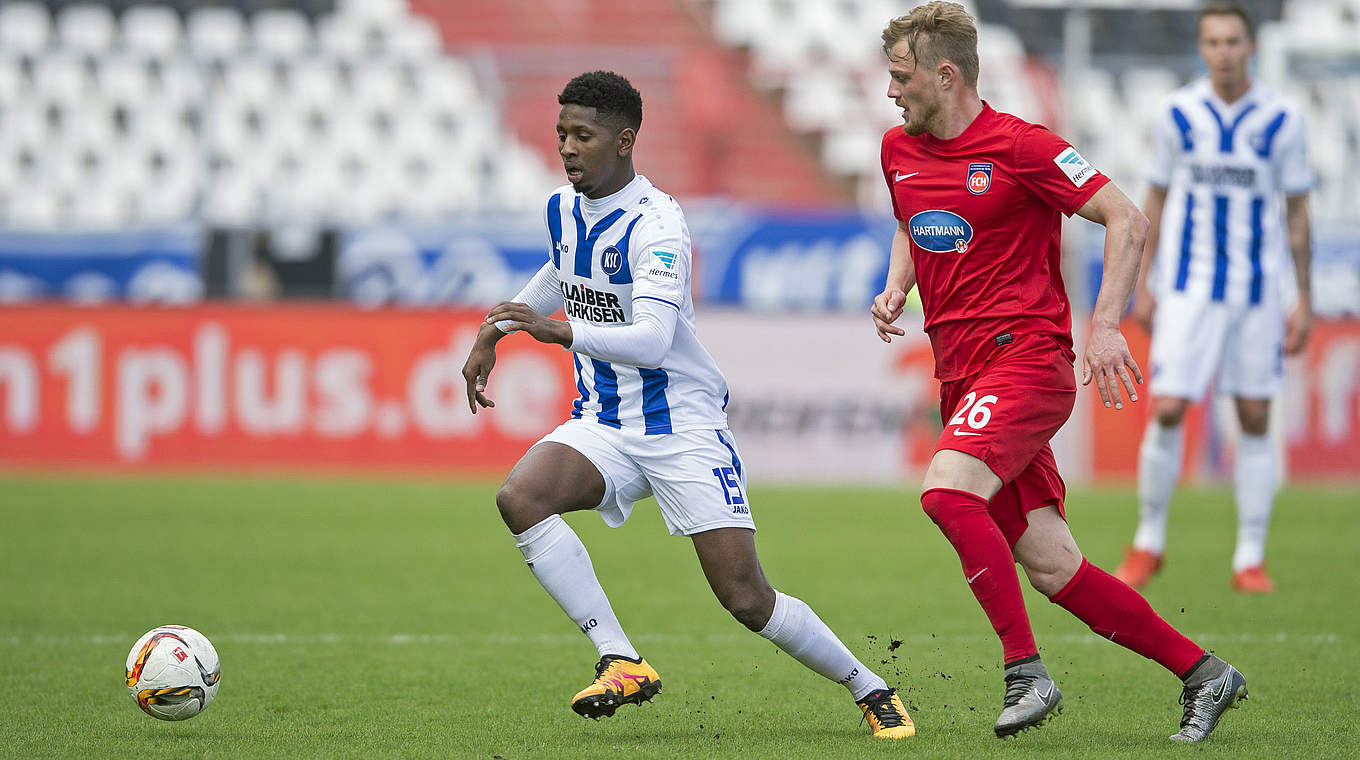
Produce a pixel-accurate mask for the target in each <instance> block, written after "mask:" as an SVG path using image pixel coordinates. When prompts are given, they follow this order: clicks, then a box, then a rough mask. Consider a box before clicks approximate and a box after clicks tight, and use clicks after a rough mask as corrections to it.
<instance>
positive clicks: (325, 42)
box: [316, 16, 369, 60]
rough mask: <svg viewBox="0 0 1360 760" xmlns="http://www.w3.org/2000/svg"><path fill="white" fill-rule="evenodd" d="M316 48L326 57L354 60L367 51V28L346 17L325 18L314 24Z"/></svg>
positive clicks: (360, 22)
mask: <svg viewBox="0 0 1360 760" xmlns="http://www.w3.org/2000/svg"><path fill="white" fill-rule="evenodd" d="M316 32H317V46H318V48H319V49H320V50H321V52H323V53H325V54H326V55H331V56H335V57H336V58H340V59H342V60H356V59H358V58H361V57H363V55H364V54H365V53H366V52H367V51H368V47H369V38H368V27H367V26H365V25H364V24H363V22H362V21H360V20H357V19H353V18H350V17H348V16H327V17H325V18H323V19H320V20H318V21H317V23H316Z"/></svg>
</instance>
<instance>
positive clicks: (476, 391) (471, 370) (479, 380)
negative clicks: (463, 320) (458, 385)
mask: <svg viewBox="0 0 1360 760" xmlns="http://www.w3.org/2000/svg"><path fill="white" fill-rule="evenodd" d="M492 329H495V328H494V327H493V328H492ZM494 366H496V348H495V345H494V343H493V344H492V345H484V344H483V343H482V341H480V340H479V341H477V342H476V343H474V344H473V346H472V353H470V354H468V358H467V363H466V364H464V365H463V380H464V381H466V382H467V398H468V408H469V409H471V410H472V413H473V414H476V413H477V405H478V404H481V405H482V406H484V407H488V408H490V407H493V406H495V405H496V402H494V401H492V400H491V399H489V398H487V397H486V393H485V391H486V381H487V378H489V377H491V368H492V367H494Z"/></svg>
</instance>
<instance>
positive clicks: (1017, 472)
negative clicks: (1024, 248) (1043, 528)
mask: <svg viewBox="0 0 1360 760" xmlns="http://www.w3.org/2000/svg"><path fill="white" fill-rule="evenodd" d="M1072 360H1073V355H1072V353H1071V349H1068V348H1065V347H1064V346H1062V345H1061V344H1059V343H1058V342H1057V341H1056V340H1055V339H1053V338H1052V337H1050V336H1048V335H1043V334H1032V335H1021V336H1018V337H1016V338H1015V342H1013V343H1011V344H1009V345H1004V346H1000V347H998V348H997V350H996V351H995V352H993V353H992V355H991V356H990V357H988V359H987V362H986V363H985V364H984V365H983V367H982V369H981V370H979V371H978V372H977V373H976V374H973V375H969V376H968V377H963V378H959V379H958V380H951V381H948V382H945V383H942V384H941V385H940V419H941V420H943V421H944V431H943V432H941V433H940V440H939V441H938V442H937V443H936V444H935V450H936V451H940V450H942V449H953V450H955V451H962V452H963V453H965V454H971V455H973V456H975V457H977V458H978V459H981V460H982V461H983V462H984V463H985V464H986V465H987V467H989V468H990V469H991V470H992V472H994V473H996V476H997V477H998V478H1001V482H1002V486H1001V490H1000V491H999V492H997V494H996V496H994V497H992V500H991V503H990V504H988V506H987V511H988V512H989V513H990V514H991V516H992V519H993V520H995V521H996V524H997V526H998V527H1000V528H1001V532H1002V533H1003V534H1004V535H1005V536H1006V540H1007V541H1008V542H1009V543H1010V545H1011V546H1015V542H1016V541H1018V540H1020V536H1021V535H1022V534H1023V533H1024V532H1025V528H1027V527H1028V526H1029V520H1028V519H1027V518H1026V517H1025V515H1026V514H1027V513H1029V512H1030V511H1031V510H1035V509H1039V508H1040V507H1046V506H1049V505H1055V506H1057V508H1058V512H1059V513H1063V498H1064V497H1065V496H1066V495H1067V486H1066V485H1065V484H1064V483H1063V480H1062V476H1061V475H1059V474H1058V465H1057V462H1055V461H1054V459H1053V449H1051V448H1049V445H1048V441H1049V439H1051V438H1052V437H1053V434H1054V433H1057V432H1058V429H1059V428H1061V427H1062V426H1063V423H1065V422H1067V418H1068V416H1070V415H1071V414H1072V406H1073V404H1074V403H1075V402H1076V398H1077V379H1076V376H1075V374H1074V373H1073V371H1072ZM1064 516H1065V515H1064Z"/></svg>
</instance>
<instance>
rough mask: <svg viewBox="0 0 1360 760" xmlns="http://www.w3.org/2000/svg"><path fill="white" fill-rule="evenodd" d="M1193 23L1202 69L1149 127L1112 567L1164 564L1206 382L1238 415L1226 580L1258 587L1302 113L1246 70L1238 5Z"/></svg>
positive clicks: (1125, 573)
mask: <svg viewBox="0 0 1360 760" xmlns="http://www.w3.org/2000/svg"><path fill="white" fill-rule="evenodd" d="M1198 32H1199V51H1200V54H1201V55H1203V56H1204V60H1205V62H1206V63H1207V64H1208V70H1209V74H1208V76H1207V77H1205V78H1204V79H1201V80H1199V81H1196V82H1193V83H1191V84H1189V85H1187V86H1185V87H1183V88H1181V89H1180V90H1177V91H1176V92H1174V93H1172V94H1171V96H1170V97H1169V98H1168V99H1167V102H1166V104H1165V106H1164V107H1163V109H1162V112H1161V113H1160V114H1159V115H1158V118H1157V121H1156V123H1155V125H1154V133H1153V140H1154V149H1153V155H1152V159H1151V161H1150V174H1151V176H1150V180H1151V184H1152V187H1151V189H1150V190H1149V191H1148V200H1147V208H1146V213H1147V216H1148V219H1149V220H1150V221H1151V228H1150V229H1149V231H1148V238H1147V246H1146V248H1145V250H1144V254H1143V268H1142V271H1143V278H1142V281H1141V282H1140V284H1139V287H1138V289H1137V292H1136V296H1135V301H1134V316H1135V318H1137V319H1138V321H1140V322H1141V323H1143V325H1144V326H1145V327H1148V328H1149V329H1151V331H1152V351H1151V365H1152V388H1151V390H1152V395H1153V397H1154V402H1153V406H1154V409H1153V416H1154V418H1153V419H1152V420H1151V421H1150V422H1149V424H1148V427H1147V430H1146V432H1145V433H1144V434H1143V443H1142V447H1141V449H1140V452H1139V458H1138V499H1139V524H1138V530H1137V533H1136V534H1135V536H1134V539H1133V546H1132V547H1131V548H1130V549H1129V552H1128V555H1127V556H1126V558H1125V560H1124V563H1123V564H1122V565H1121V566H1120V567H1119V569H1118V570H1116V575H1118V576H1119V577H1120V578H1121V579H1123V580H1124V581H1125V582H1127V583H1128V584H1129V585H1131V586H1134V587H1139V586H1142V585H1143V584H1145V583H1147V581H1148V579H1149V578H1151V576H1152V575H1153V574H1154V573H1155V572H1156V571H1157V570H1158V569H1159V568H1160V567H1161V564H1162V553H1163V550H1164V548H1165V544H1166V518H1167V505H1168V502H1169V501H1170V500H1171V494H1172V492H1173V491H1174V490H1175V487H1176V480H1177V478H1178V477H1179V475H1180V467H1181V449H1182V436H1183V433H1182V425H1181V422H1182V420H1183V419H1184V417H1185V412H1186V409H1187V408H1188V407H1189V406H1190V404H1192V403H1195V402H1197V401H1199V400H1200V399H1202V398H1203V397H1204V394H1205V392H1206V391H1207V390H1208V387H1209V384H1210V382H1211V381H1214V380H1216V381H1217V388H1218V392H1219V393H1223V394H1228V395H1232V396H1233V397H1234V400H1235V402H1236V407H1237V418H1238V420H1239V422H1240V423H1241V435H1240V436H1239V438H1238V442H1237V455H1236V456H1237V459H1236V464H1235V473H1234V477H1233V487H1234V491H1235V493H1236V497H1237V516H1238V517H1237V549H1236V552H1235V553H1234V554H1233V560H1232V569H1233V580H1232V586H1233V588H1235V589H1237V590H1239V591H1246V592H1258V593H1259V592H1269V591H1272V590H1274V588H1275V584H1274V583H1273V582H1272V581H1271V579H1270V577H1269V576H1268V575H1266V569H1265V547H1266V531H1267V529H1268V526H1269V523H1270V510H1271V506H1272V502H1273V500H1274V494H1275V487H1276V483H1275V479H1276V478H1275V473H1276V470H1277V463H1276V453H1275V448H1274V446H1273V445H1272V442H1271V440H1270V436H1269V435H1268V429H1267V428H1268V420H1269V417H1270V401H1271V398H1272V397H1274V396H1275V395H1276V394H1277V393H1279V391H1280V389H1281V387H1282V384H1283V380H1284V356H1285V355H1287V354H1293V353H1297V352H1298V351H1300V350H1302V348H1303V346H1304V343H1305V342H1306V341H1307V339H1308V331H1309V327H1310V325H1311V322H1312V313H1311V308H1310V299H1309V292H1310V291H1309V275H1308V262H1309V252H1310V242H1309V229H1308V191H1309V189H1310V188H1311V187H1312V174H1311V172H1310V170H1309V167H1308V157H1307V148H1306V140H1305V135H1304V123H1303V118H1302V116H1301V114H1300V113H1299V110H1298V108H1296V107H1295V106H1294V105H1293V104H1291V103H1290V102H1288V101H1287V100H1285V99H1284V98H1282V97H1281V96H1280V95H1279V94H1277V93H1275V92H1274V91H1272V90H1270V89H1269V88H1268V87H1266V86H1265V85H1263V84H1261V83H1260V82H1253V81H1252V79H1251V77H1250V75H1249V73H1248V63H1249V61H1250V58H1251V56H1252V53H1253V52H1254V48H1255V41H1254V35H1253V31H1252V24H1251V19H1250V17H1249V16H1248V15H1247V12H1246V11H1245V10H1244V9H1243V8H1242V6H1241V5H1238V4H1236V3H1217V2H1216V3H1211V4H1209V5H1207V6H1205V7H1204V9H1203V10H1202V11H1201V12H1200V14H1199V23H1198ZM1280 196H1283V197H1284V204H1283V214H1282V213H1281V205H1280ZM1281 217H1283V224H1281V221H1282V219H1281ZM1286 249H1287V250H1288V252H1289V253H1290V254H1291V255H1292V259H1293V262H1292V264H1293V266H1292V271H1291V269H1290V264H1289V262H1288V260H1287V259H1286V256H1285V251H1286ZM1154 260H1155V265H1153V262H1154ZM1291 283H1296V284H1297V290H1295V288H1293V287H1291Z"/></svg>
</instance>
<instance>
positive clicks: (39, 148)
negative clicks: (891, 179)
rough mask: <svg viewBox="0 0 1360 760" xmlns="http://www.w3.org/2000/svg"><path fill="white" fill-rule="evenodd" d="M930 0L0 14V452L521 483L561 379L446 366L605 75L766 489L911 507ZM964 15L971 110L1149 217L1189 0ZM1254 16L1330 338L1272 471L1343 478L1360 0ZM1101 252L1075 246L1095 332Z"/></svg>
mask: <svg viewBox="0 0 1360 760" xmlns="http://www.w3.org/2000/svg"><path fill="white" fill-rule="evenodd" d="M911 4H912V3H901V2H888V1H886V0H825V1H824V2H823V1H821V0H802V1H795V0H409V2H408V0H295V1H293V2H286V1H283V0H236V1H235V2H220V1H219V2H206V1H205V2H200V1H197V0H171V1H169V2H128V1H126V0H109V1H108V2H96V3H91V2H66V1H65V0H48V2H35V1H33V0H28V1H20V2H15V1H10V0H6V1H5V2H0V304H3V306H0V466H3V467H7V468H15V467H17V468H26V467H40V468H50V467H58V468H66V467H76V468H96V469H101V470H109V469H112V470H124V469H129V468H131V469H150V470H163V469H167V468H168V469H181V468H189V469H193V470H205V469H206V470H219V471H220V470H236V469H241V468H244V469H260V468H270V469H273V468H283V469H287V470H290V471H291V470H296V469H304V470H317V469H320V470H328V471H329V470H337V469H346V470H352V469H362V470H379V471H397V472H409V471H431V472H442V473H453V474H459V475H462V474H488V473H501V472H504V471H505V470H506V469H507V468H508V466H509V465H510V464H511V463H512V462H513V461H514V460H515V459H516V458H517V457H518V455H519V454H520V453H521V452H522V451H523V450H524V449H525V447H526V446H527V445H529V444H530V443H532V442H533V441H534V440H536V439H537V438H538V437H539V436H540V435H541V434H542V432H544V431H546V430H548V429H550V428H551V427H552V426H554V425H555V424H557V422H558V421H559V420H560V419H561V418H562V416H563V414H564V410H565V409H566V408H567V406H568V405H569V402H570V398H571V393H570V390H571V387H572V384H571V382H570V379H569V377H570V369H569V367H570V360H569V358H568V355H567V354H566V353H565V352H562V351H560V350H556V349H548V348H546V347H542V346H538V345H536V344H533V345H531V344H530V343H529V341H527V340H512V341H507V342H506V343H504V344H502V345H503V346H504V347H505V350H504V351H503V352H502V360H501V362H500V364H499V365H498V368H497V373H496V374H495V375H494V376H493V378H492V385H491V389H490V395H491V396H492V397H493V398H495V399H497V400H498V402H500V404H499V406H498V407H497V408H496V409H495V410H493V411H492V412H491V413H489V414H480V415H477V416H476V417H475V418H474V417H473V416H471V415H470V414H468V412H467V410H466V406H465V401H464V399H463V390H462V381H461V377H460V376H459V374H458V371H459V369H460V368H461V365H462V361H463V358H464V356H465V354H466V350H467V348H468V346H469V341H470V338H471V335H472V334H473V331H474V330H475V327H476V325H477V323H478V321H479V315H480V314H482V313H484V311H483V309H484V307H485V306H486V305H487V304H490V303H494V302H496V301H498V300H502V299H504V298H507V297H509V296H511V295H513V294H514V293H515V292H516V291H517V290H518V287H519V285H520V284H521V283H522V282H523V281H524V280H525V279H526V278H527V277H528V276H529V274H530V273H531V272H533V271H534V270H535V269H537V267H538V266H539V265H540V264H541V262H542V261H543V260H544V258H543V257H544V255H545V253H544V252H545V242H544V241H545V233H544V230H543V223H542V205H541V204H542V202H543V198H544V197H545V195H546V194H547V193H548V192H549V191H550V190H551V189H552V188H554V187H556V186H557V185H559V184H561V183H562V181H563V180H562V178H561V172H560V167H559V165H558V163H557V161H556V155H555V141H554V139H553V133H552V125H553V123H554V120H555V117H556V112H557V104H556V94H557V92H558V91H559V90H560V88H561V86H562V85H563V84H564V83H565V81H566V80H567V79H569V78H570V77H571V76H573V75H575V74H577V73H580V72H582V71H586V70H592V69H610V70H614V71H617V72H619V73H621V74H624V75H625V76H628V77H629V78H630V79H632V81H633V82H634V84H635V85H637V87H638V89H639V90H640V91H641V92H642V95H643V99H644V108H645V114H644V122H643V127H642V130H641V133H640V141H639V149H638V154H637V156H638V158H637V167H638V169H639V171H641V172H642V173H644V174H646V175H648V176H649V177H650V178H651V179H652V180H653V181H654V182H655V183H656V184H657V185H658V186H660V187H661V188H662V189H664V190H666V191H668V192H670V193H672V194H673V195H675V196H676V197H677V198H678V199H679V200H680V201H681V203H682V204H683V205H684V207H685V209H686V211H687V214H688V218H689V222H690V226H691V230H692V233H693V238H694V245H695V257H696V272H697V277H696V282H695V297H696V300H697V302H698V303H699V304H700V308H701V311H702V312H703V313H702V314H701V316H700V325H701V331H702V333H703V336H704V339H705V341H706V342H707V343H708V344H709V345H710V346H711V348H712V350H713V352H714V354H715V355H716V357H717V359H718V361H719V364H720V365H721V366H723V368H724V370H725V371H726V372H727V374H728V376H729V379H730V380H731V384H732V387H733V401H732V406H731V412H732V421H733V427H734V429H735V430H736V432H737V434H738V436H739V438H740V440H741V441H742V442H743V446H744V448H745V454H746V455H747V458H748V459H750V460H751V461H752V468H753V472H754V473H756V474H755V476H754V477H755V478H757V479H765V480H780V481H789V482H800V481H810V480H819V481H833V482H862V481H878V482H904V481H906V479H907V478H908V477H909V476H910V475H911V474H912V473H915V472H917V471H918V470H919V469H920V468H921V466H922V465H923V463H924V457H925V456H926V455H927V454H928V452H929V450H930V448H931V445H932V441H933V440H934V436H935V434H936V432H937V431H938V420H937V417H936V414H937V409H936V401H935V397H934V385H933V381H932V380H931V364H930V356H929V350H928V347H927V346H926V345H925V342H924V338H923V337H922V336H920V335H919V334H916V335H912V336H910V338H909V339H908V340H904V341H897V342H895V343H894V344H893V345H892V346H891V347H886V348H885V347H884V346H882V344H880V343H878V342H877V340H876V339H875V338H874V337H873V335H872V330H871V328H870V326H869V324H868V321H867V318H866V317H865V316H864V313H865V310H866V309H867V306H868V304H869V302H870V301H871V299H872V297H873V295H874V294H875V293H876V292H877V290H878V288H879V287H880V286H881V283H882V280H883V274H884V271H885V268H886V258H887V246H888V243H889V241H890V239H891V235H892V229H893V223H894V222H893V220H892V218H891V212H890V209H889V208H888V206H887V197H886V193H885V192H884V191H883V187H882V179H881V175H880V172H879V165H878V152H879V149H878V145H879V139H880V136H881V134H882V132H883V131H884V130H885V129H886V128H888V127H890V126H892V125H893V124H894V123H896V122H897V116H896V111H895V109H894V108H893V107H892V105H891V103H890V102H889V101H888V99H887V98H886V97H885V96H884V91H885V89H886V77H885V75H884V65H883V61H882V57H881V52H880V50H879V32H880V30H881V29H882V27H883V25H884V23H885V22H886V20H887V19H889V18H891V17H893V16H895V15H899V14H901V13H903V12H905V10H906V9H908V8H909V7H910V5H911ZM965 4H966V5H968V6H969V7H970V8H971V9H972V10H973V11H974V14H975V16H976V17H977V18H978V19H979V20H980V22H981V25H982V33H981V46H982V49H981V55H982V72H983V73H982V83H981V84H982V87H981V88H982V92H983V95H984V97H986V98H988V99H989V100H990V101H991V102H992V103H993V104H994V105H996V106H997V107H998V108H1000V109H1002V110H1008V111H1012V112H1014V113H1017V114H1019V115H1021V116H1023V117H1025V118H1028V119H1030V120H1034V121H1040V122H1042V123H1045V124H1047V125H1049V126H1050V127H1052V128H1054V129H1055V130H1056V131H1058V132H1059V133H1060V134H1063V135H1064V136H1066V137H1067V138H1068V139H1070V140H1071V141H1073V143H1074V144H1075V145H1076V146H1077V147H1078V148H1079V149H1080V150H1081V151H1082V152H1083V154H1084V155H1085V156H1086V157H1087V158H1089V159H1090V160H1091V161H1092V162H1093V163H1094V164H1095V165H1096V166H1097V167H1098V168H1100V169H1102V170H1103V171H1105V172H1106V173H1108V174H1110V175H1111V176H1113V177H1114V178H1115V179H1116V181H1118V182H1119V183H1120V185H1121V186H1122V187H1123V188H1124V189H1125V190H1126V191H1127V192H1128V193H1129V194H1130V195H1131V196H1132V197H1134V198H1135V199H1137V200H1140V201H1141V198H1142V196H1143V193H1144V191H1145V186H1144V183H1143V181H1142V179H1141V172H1142V157H1143V156H1144V155H1145V154H1146V150H1145V141H1146V130H1145V128H1144V123H1145V121H1146V119H1147V118H1148V116H1149V115H1150V114H1151V113H1152V112H1153V109H1154V107H1155V104H1156V103H1157V101H1158V100H1159V98H1161V97H1162V96H1163V95H1165V94H1166V93H1167V92H1169V91H1170V90H1171V89H1173V88H1174V87H1176V86H1177V85H1179V84H1180V83H1182V82H1184V81H1187V80H1188V79H1189V78H1191V77H1194V76H1197V75H1198V74H1199V72H1200V71H1201V68H1200V66H1199V64H1198V59H1197V56H1196V53H1195V48H1194V13H1195V9H1196V7H1197V3H1195V2H1191V1H1189V0H1147V1H1145V2H1139V1H1138V0H1122V1H1120V0H1093V1H1092V2H1071V1H1069V2H1055V1H1049V0H981V1H979V2H972V3H965ZM1247 4H1248V5H1249V6H1250V7H1251V8H1252V10H1253V12H1254V13H1255V15H1256V17H1257V20H1258V23H1259V25H1260V31H1259V57H1258V66H1257V71H1256V74H1257V75H1258V76H1259V78H1261V79H1262V80H1264V81H1266V82H1268V83H1269V84H1271V85H1272V86H1274V87H1276V88H1278V89H1281V90H1283V91H1285V92H1287V93H1289V94H1290V95H1292V96H1293V97H1294V98H1295V99H1296V100H1297V101H1299V102H1300V103H1301V104H1302V106H1303V108H1304V111H1305V113H1306V115H1307V118H1308V122H1309V128H1310V129H1309V138H1310V149H1311V151H1312V154H1311V160H1312V163H1313V166H1314V169H1315V171H1316V172H1317V175H1318V178H1319V180H1318V183H1317V189H1316V191H1315V192H1314V194H1313V196H1312V204H1313V210H1314V240H1315V249H1316V250H1315V263H1314V283H1315V293H1314V301H1315V307H1316V309H1317V311H1318V313H1319V315H1320V316H1321V317H1322V320H1321V321H1320V323H1319V324H1318V326H1317V329H1316V332H1315V336H1314V340H1313V342H1312V344H1311V346H1310V348H1309V351H1308V353H1307V355H1306V356H1304V357H1301V358H1299V359H1297V360H1294V361H1292V362H1291V365H1290V368H1289V372H1290V374H1291V383H1290V385H1289V389H1288V391H1287V395H1286V398H1285V399H1284V403H1282V404H1277V405H1276V406H1277V408H1278V412H1277V414H1278V416H1279V419H1280V421H1281V422H1282V423H1283V424H1281V425H1278V426H1277V428H1278V429H1279V430H1280V431H1281V440H1280V445H1281V446H1283V447H1286V448H1287V450H1288V452H1289V454H1290V456H1289V457H1288V461H1289V463H1288V469H1289V470H1290V473H1291V475H1293V476H1298V477H1303V478H1324V479H1329V480H1334V479H1343V480H1351V481H1354V480H1356V479H1357V478H1360V323H1357V321H1356V318H1357V317H1358V316H1360V0H1283V1H1281V0H1267V1H1262V2H1250V3H1247ZM1098 232H1099V231H1098V229H1092V228H1090V227H1089V226H1088V225H1086V224H1084V223H1080V222H1074V223H1072V224H1070V226H1069V228H1068V230H1067V234H1066V236H1065V243H1066V245H1067V247H1068V256H1067V262H1068V263H1067V267H1068V282H1069V287H1070V288H1071V290H1072V293H1073V301H1074V304H1075V306H1076V308H1077V309H1078V313H1079V314H1080V313H1081V312H1082V311H1083V310H1085V309H1087V308H1089V303H1090V299H1091V298H1092V295H1093V294H1092V290H1093V284H1094V283H1095V282H1097V281H1098V277H1099V266H1100V261H1099V257H1100V237H1099V234H1098ZM917 320H918V324H919V317H918V318H917ZM1077 321H1078V323H1079V324H1080V322H1081V320H1080V319H1078V320H1077ZM1130 337H1131V339H1133V340H1134V342H1135V343H1136V344H1137V350H1138V351H1139V352H1140V356H1145V355H1146V353H1145V352H1146V337H1145V336H1142V335H1141V334H1140V333H1139V331H1138V330H1137V329H1136V328H1132V329H1131V331H1130ZM1078 339H1079V340H1080V336H1078ZM1144 366H1146V365H1144ZM1088 395H1091V394H1088ZM1140 406H1141V409H1135V411H1134V412H1132V413H1129V412H1125V413H1124V414H1122V415H1113V414H1108V413H1106V414H1099V415H1098V414H1095V409H1094V406H1093V405H1092V404H1090V399H1089V398H1085V397H1084V398H1083V401H1082V403H1081V404H1080V405H1079V409H1078V411H1077V413H1076V414H1075V415H1074V418H1073V420H1072V422H1071V423H1070V424H1069V425H1068V427H1067V428H1066V429H1065V430H1064V431H1063V434H1062V436H1061V438H1060V441H1059V445H1058V449H1059V454H1060V457H1061V458H1062V459H1063V460H1064V467H1065V469H1066V471H1067V472H1068V473H1070V474H1071V475H1072V476H1073V478H1074V479H1075V480H1098V481H1104V480H1128V479H1129V478H1131V476H1132V468H1133V467H1134V463H1135V457H1134V452H1135V449H1136V446H1137V441H1138V434H1139V432H1140V431H1141V428H1142V425H1143V421H1142V420H1143V418H1142V417H1140V416H1139V415H1141V414H1143V413H1144V410H1145V409H1146V405H1145V404H1144V405H1140ZM1191 424H1192V426H1193V430H1194V432H1193V435H1195V436H1197V440H1198V441H1200V443H1201V444H1202V445H1197V446H1188V447H1187V449H1188V450H1189V451H1190V452H1191V453H1190V456H1191V458H1192V460H1193V461H1192V463H1191V470H1190V471H1191V472H1194V473H1198V475H1199V476H1200V477H1207V478H1211V479H1212V478H1214V477H1217V476H1220V475H1222V474H1223V472H1224V463H1225V462H1227V461H1229V459H1228V455H1229V453H1230V450H1231V440H1232V421H1231V418H1230V417H1229V416H1228V415H1223V414H1218V413H1216V409H1215V408H1214V407H1213V405H1210V407H1209V408H1208V409H1206V410H1204V411H1203V412H1202V413H1201V414H1199V416H1198V417H1196V418H1194V419H1193V420H1192V423H1191Z"/></svg>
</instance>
